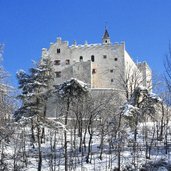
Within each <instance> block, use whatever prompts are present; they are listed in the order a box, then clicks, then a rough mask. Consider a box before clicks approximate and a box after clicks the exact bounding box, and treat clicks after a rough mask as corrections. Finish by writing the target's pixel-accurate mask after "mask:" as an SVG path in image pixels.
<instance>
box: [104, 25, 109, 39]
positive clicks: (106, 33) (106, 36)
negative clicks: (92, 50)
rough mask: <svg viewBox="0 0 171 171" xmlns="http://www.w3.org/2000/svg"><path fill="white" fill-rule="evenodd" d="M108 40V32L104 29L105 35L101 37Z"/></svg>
mask: <svg viewBox="0 0 171 171" xmlns="http://www.w3.org/2000/svg"><path fill="white" fill-rule="evenodd" d="M108 38H110V36H109V33H108V31H107V28H106V27H105V33H104V35H103V39H108Z"/></svg>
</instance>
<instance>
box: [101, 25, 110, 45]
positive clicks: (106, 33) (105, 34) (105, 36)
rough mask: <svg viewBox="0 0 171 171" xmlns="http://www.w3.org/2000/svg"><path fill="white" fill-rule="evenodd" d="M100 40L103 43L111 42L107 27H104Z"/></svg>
mask: <svg viewBox="0 0 171 171" xmlns="http://www.w3.org/2000/svg"><path fill="white" fill-rule="evenodd" d="M102 42H103V44H104V45H106V44H107V45H108V44H111V42H110V36H109V33H108V31H107V29H106V28H105V32H104V35H103V38H102Z"/></svg>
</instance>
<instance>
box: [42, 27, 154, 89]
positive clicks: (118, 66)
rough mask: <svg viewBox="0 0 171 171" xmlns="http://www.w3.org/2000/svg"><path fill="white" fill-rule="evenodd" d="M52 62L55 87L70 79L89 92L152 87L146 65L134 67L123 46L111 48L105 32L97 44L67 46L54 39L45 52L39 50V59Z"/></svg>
mask: <svg viewBox="0 0 171 171" xmlns="http://www.w3.org/2000/svg"><path fill="white" fill-rule="evenodd" d="M47 56H48V57H49V58H50V59H51V61H52V62H53V67H54V71H55V83H54V84H61V83H63V82H64V81H66V80H68V79H70V78H77V79H79V80H81V81H83V82H85V83H87V84H88V85H89V87H90V88H91V89H115V90H123V91H125V87H127V88H128V90H129V91H131V90H132V89H133V88H135V87H136V86H139V85H142V86H144V87H147V88H151V86H152V82H151V80H152V78H151V77H152V73H151V69H150V68H149V66H148V64H147V63H146V62H142V63H138V64H137V63H135V62H134V61H133V60H132V58H131V57H130V55H129V54H128V52H127V51H126V49H125V43H124V42H121V43H120V44H119V43H114V44H112V43H111V41H110V36H109V33H108V31H107V29H105V32H104V35H103V37H102V43H100V44H88V43H87V42H85V44H84V45H77V43H76V42H74V44H72V45H70V46H69V43H68V42H67V41H62V39H61V38H57V42H55V43H51V45H50V48H49V49H48V50H47V49H45V48H43V49H42V58H44V57H47Z"/></svg>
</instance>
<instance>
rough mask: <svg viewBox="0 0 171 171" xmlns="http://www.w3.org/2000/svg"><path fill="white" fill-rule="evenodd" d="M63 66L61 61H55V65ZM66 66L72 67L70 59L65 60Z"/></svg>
mask: <svg viewBox="0 0 171 171" xmlns="http://www.w3.org/2000/svg"><path fill="white" fill-rule="evenodd" d="M60 64H61V61H60V60H55V61H54V65H60ZM65 64H66V65H70V60H69V59H66V60H65Z"/></svg>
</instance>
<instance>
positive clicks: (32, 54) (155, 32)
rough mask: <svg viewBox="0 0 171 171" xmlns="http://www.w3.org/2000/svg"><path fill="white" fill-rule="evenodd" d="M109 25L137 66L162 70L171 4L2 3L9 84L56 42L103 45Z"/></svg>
mask: <svg viewBox="0 0 171 171" xmlns="http://www.w3.org/2000/svg"><path fill="white" fill-rule="evenodd" d="M106 23H107V26H108V31H109V34H110V37H111V41H112V42H113V43H114V42H121V41H125V42H126V49H127V51H128V53H129V54H130V55H131V56H132V58H133V59H134V60H135V61H137V59H138V61H144V60H145V61H147V62H148V64H149V65H150V67H151V68H152V70H153V73H158V74H159V73H162V72H163V71H164V67H163V60H164V56H165V54H166V53H167V52H168V46H169V41H170V40H171V0H0V42H1V43H4V44H5V52H4V55H3V57H4V61H3V65H4V67H5V69H6V70H7V71H8V72H10V74H11V82H12V83H13V84H14V85H16V78H15V74H16V71H17V70H19V69H24V70H28V68H29V67H31V66H32V62H31V61H32V60H36V61H38V60H39V58H40V55H41V49H42V48H44V47H45V48H49V45H50V42H55V41H56V37H62V39H63V40H68V41H69V43H70V44H72V43H73V41H74V40H76V41H77V43H78V44H83V43H84V42H85V40H87V41H88V43H100V42H101V38H102V35H103V33H104V27H105V24H106Z"/></svg>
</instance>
